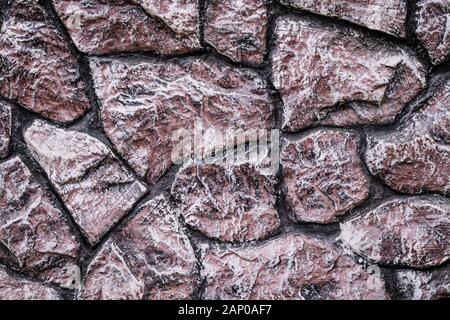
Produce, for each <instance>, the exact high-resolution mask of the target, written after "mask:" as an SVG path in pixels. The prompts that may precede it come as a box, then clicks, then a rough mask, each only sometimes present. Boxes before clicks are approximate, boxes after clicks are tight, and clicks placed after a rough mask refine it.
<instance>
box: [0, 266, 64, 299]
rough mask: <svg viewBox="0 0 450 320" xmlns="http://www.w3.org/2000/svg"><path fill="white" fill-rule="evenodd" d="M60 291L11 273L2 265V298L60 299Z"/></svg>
mask: <svg viewBox="0 0 450 320" xmlns="http://www.w3.org/2000/svg"><path fill="white" fill-rule="evenodd" d="M59 299H60V297H59V296H58V293H57V292H56V291H55V290H54V289H52V288H50V287H47V286H45V285H43V284H41V283H38V282H32V281H29V280H25V279H20V278H16V277H13V276H11V275H9V274H8V273H7V272H6V270H4V269H3V268H2V267H0V300H59Z"/></svg>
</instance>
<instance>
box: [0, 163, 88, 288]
mask: <svg viewBox="0 0 450 320" xmlns="http://www.w3.org/2000/svg"><path fill="white" fill-rule="evenodd" d="M0 244H1V245H0V258H3V259H4V260H5V261H6V262H7V263H8V264H9V265H10V266H11V267H12V268H14V269H17V270H20V271H24V272H26V273H28V274H30V275H34V276H37V277H39V278H41V279H43V280H45V281H47V282H53V283H55V284H58V285H61V286H64V287H68V286H70V285H71V282H72V280H73V276H74V272H75V270H76V268H77V266H76V259H77V257H78V251H79V244H78V242H77V241H76V239H75V237H74V236H73V234H72V233H71V231H70V229H69V225H68V223H67V221H65V220H64V219H63V217H62V213H61V212H60V211H59V210H58V209H57V208H56V207H55V206H54V205H53V204H52V202H51V200H50V198H49V197H48V196H47V195H46V194H45V193H44V191H43V189H42V188H41V187H40V186H39V185H38V184H37V182H36V181H35V180H34V178H33V177H32V175H31V173H30V171H29V170H28V168H27V167H26V166H25V164H24V163H23V162H22V161H21V160H20V159H19V158H18V157H15V158H13V159H11V160H8V161H6V162H3V163H1V164H0ZM0 277H1V276H0ZM0 282H1V280H0ZM0 286H1V284H0ZM0 296H1V293H0Z"/></svg>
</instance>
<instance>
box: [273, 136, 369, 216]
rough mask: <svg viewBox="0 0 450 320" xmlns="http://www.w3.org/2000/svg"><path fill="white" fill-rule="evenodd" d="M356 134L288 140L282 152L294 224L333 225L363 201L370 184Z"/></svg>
mask: <svg viewBox="0 0 450 320" xmlns="http://www.w3.org/2000/svg"><path fill="white" fill-rule="evenodd" d="M359 144H360V141H359V138H358V136H357V135H355V134H354V133H350V132H342V131H337V130H319V131H317V132H314V133H312V134H309V135H307V136H306V137H304V138H301V139H300V140H295V141H290V140H285V141H284V143H283V148H282V151H281V156H280V158H281V164H282V166H283V177H284V187H285V189H286V200H287V204H288V209H289V212H290V216H291V218H292V219H293V220H294V221H297V222H298V221H302V222H316V223H330V222H335V221H337V218H338V217H339V216H341V215H343V214H345V213H346V212H347V211H349V210H350V209H352V208H354V207H356V206H357V205H359V204H361V203H362V202H364V200H366V199H367V197H368V195H369V181H368V179H367V177H366V174H365V173H364V169H363V164H362V162H361V160H360V158H359Z"/></svg>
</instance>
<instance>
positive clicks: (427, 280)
mask: <svg viewBox="0 0 450 320" xmlns="http://www.w3.org/2000/svg"><path fill="white" fill-rule="evenodd" d="M396 282H397V285H398V287H399V293H400V297H401V298H402V299H407V300H436V299H448V298H449V297H450V270H449V268H448V267H446V268H440V269H437V270H433V271H416V270H402V271H399V272H398V273H397V280H396Z"/></svg>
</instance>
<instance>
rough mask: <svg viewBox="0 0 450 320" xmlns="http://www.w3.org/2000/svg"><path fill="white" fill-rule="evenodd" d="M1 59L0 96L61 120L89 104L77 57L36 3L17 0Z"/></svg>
mask: <svg viewBox="0 0 450 320" xmlns="http://www.w3.org/2000/svg"><path fill="white" fill-rule="evenodd" d="M0 62H1V63H0V94H1V95H3V96H4V97H7V98H9V99H12V100H14V101H17V102H19V103H20V104H21V105H22V106H24V107H25V108H27V109H29V110H31V111H33V112H36V113H39V114H41V115H42V116H44V117H46V118H49V119H51V120H55V121H60V122H68V121H72V120H74V119H76V118H78V117H80V116H81V115H82V114H83V113H84V112H85V111H86V110H87V109H88V108H89V102H88V100H87V97H86V93H85V84H84V83H83V82H82V81H81V78H80V72H79V69H78V64H77V59H76V58H75V56H74V55H73V54H72V52H71V50H70V48H69V44H68V43H67V41H66V40H65V39H64V37H63V36H62V35H61V33H60V32H59V31H58V29H57V28H56V26H55V25H53V24H52V22H51V20H50V18H49V16H48V15H47V14H46V13H45V11H44V9H43V8H42V7H41V6H40V5H39V4H38V2H37V1H27V0H17V1H12V2H11V7H10V8H9V10H8V11H7V12H5V13H4V20H3V24H2V27H1V31H0Z"/></svg>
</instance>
